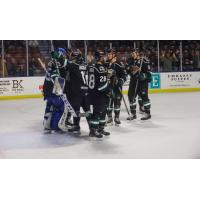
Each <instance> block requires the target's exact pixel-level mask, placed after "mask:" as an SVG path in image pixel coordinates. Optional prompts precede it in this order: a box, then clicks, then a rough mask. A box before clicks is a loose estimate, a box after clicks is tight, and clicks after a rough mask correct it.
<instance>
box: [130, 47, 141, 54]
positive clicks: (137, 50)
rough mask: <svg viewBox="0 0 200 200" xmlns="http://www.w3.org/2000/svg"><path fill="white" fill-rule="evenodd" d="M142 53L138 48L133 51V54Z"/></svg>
mask: <svg viewBox="0 0 200 200" xmlns="http://www.w3.org/2000/svg"><path fill="white" fill-rule="evenodd" d="M134 52H135V53H140V50H139V49H138V48H133V49H132V50H131V53H134Z"/></svg>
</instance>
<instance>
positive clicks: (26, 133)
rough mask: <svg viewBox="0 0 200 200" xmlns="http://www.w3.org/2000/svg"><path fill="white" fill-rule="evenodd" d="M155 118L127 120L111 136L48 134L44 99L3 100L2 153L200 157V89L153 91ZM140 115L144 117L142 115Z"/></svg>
mask: <svg viewBox="0 0 200 200" xmlns="http://www.w3.org/2000/svg"><path fill="white" fill-rule="evenodd" d="M150 98H151V102H152V119H151V120H149V121H145V122H142V121H140V119H139V118H138V119H137V120H135V121H131V122H128V121H126V120H125V119H126V117H127V114H126V112H125V108H124V105H123V106H122V112H121V120H122V125H121V126H120V127H115V126H113V127H108V128H107V129H108V130H109V131H110V132H111V136H109V137H104V139H103V140H100V141H98V140H97V141H95V140H90V139H89V138H88V137H87V135H88V127H87V124H86V121H85V119H82V120H81V128H82V136H80V137H74V136H72V135H69V134H58V133H57V134H56V133H54V134H51V135H45V134H43V127H42V120H43V112H44V107H45V103H44V102H43V100H42V99H23V100H9V101H0V117H1V120H0V158H200V103H199V102H200V93H198V92H197V93H174V94H173V93H171V94H152V95H150ZM138 117H139V116H138Z"/></svg>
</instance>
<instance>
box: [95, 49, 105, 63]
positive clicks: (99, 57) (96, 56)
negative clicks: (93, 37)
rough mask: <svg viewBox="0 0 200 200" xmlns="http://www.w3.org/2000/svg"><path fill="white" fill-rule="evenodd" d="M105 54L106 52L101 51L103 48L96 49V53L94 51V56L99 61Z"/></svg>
mask: <svg viewBox="0 0 200 200" xmlns="http://www.w3.org/2000/svg"><path fill="white" fill-rule="evenodd" d="M103 56H104V52H103V51H101V50H96V51H95V53H94V58H95V60H97V61H98V60H100V59H101V57H103Z"/></svg>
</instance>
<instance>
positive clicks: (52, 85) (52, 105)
mask: <svg viewBox="0 0 200 200" xmlns="http://www.w3.org/2000/svg"><path fill="white" fill-rule="evenodd" d="M65 53H66V52H65V50H64V49H63V48H58V50H57V51H54V52H52V53H51V57H52V58H51V60H50V61H49V63H48V68H47V74H46V77H45V81H44V87H43V95H44V100H46V101H47V104H46V109H45V115H44V129H45V130H55V131H57V130H60V129H61V126H60V124H59V121H60V119H61V117H62V115H63V113H64V111H65V107H64V102H63V100H62V99H61V98H60V95H62V94H63V89H64V84H65V80H64V77H65V67H66V65H67V61H66V59H65ZM62 130H63V129H62Z"/></svg>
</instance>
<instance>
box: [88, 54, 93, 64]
mask: <svg viewBox="0 0 200 200" xmlns="http://www.w3.org/2000/svg"><path fill="white" fill-rule="evenodd" d="M93 61H94V56H93V53H92V51H88V54H87V62H88V63H89V64H91V63H92V62H93Z"/></svg>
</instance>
